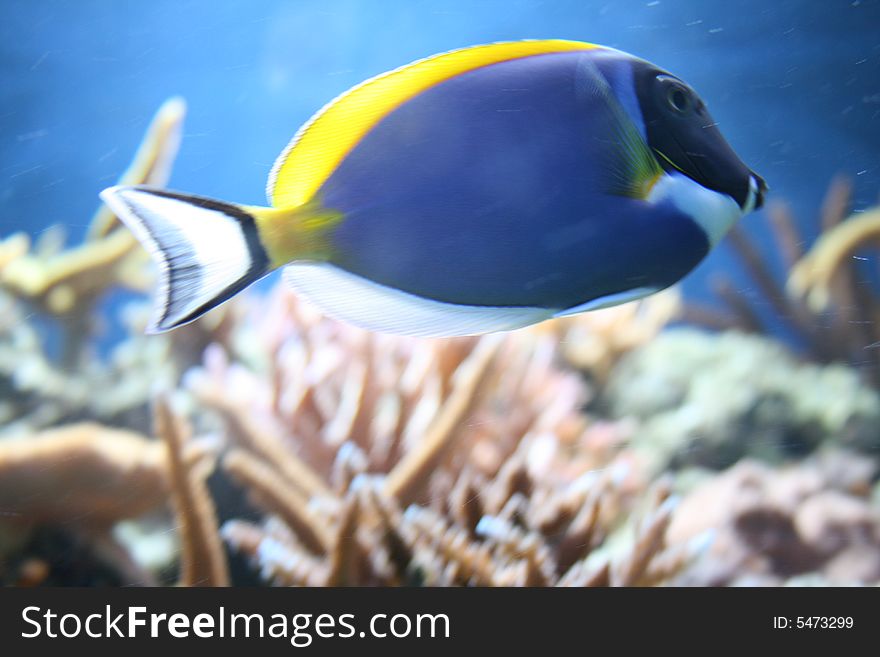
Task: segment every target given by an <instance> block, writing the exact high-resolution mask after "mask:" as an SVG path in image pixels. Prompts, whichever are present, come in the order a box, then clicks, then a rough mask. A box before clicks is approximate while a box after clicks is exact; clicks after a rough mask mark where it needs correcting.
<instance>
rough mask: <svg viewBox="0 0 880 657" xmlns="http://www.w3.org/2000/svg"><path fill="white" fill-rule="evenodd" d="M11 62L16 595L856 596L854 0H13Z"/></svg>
mask: <svg viewBox="0 0 880 657" xmlns="http://www.w3.org/2000/svg"><path fill="white" fill-rule="evenodd" d="M0 75H2V80H3V84H2V85H0V584H2V585H4V586H16V587H36V586H114V587H117V586H155V585H163V586H168V585H179V586H243V585H247V586H517V587H520V586H570V587H571V586H573V587H582V586H676V587H682V586H713V587H715V586H840V585H846V586H876V585H878V584H880V268H878V263H880V259H878V256H880V1H878V0H846V1H837V0H832V1H828V2H812V1H808V0H778V1H777V2H766V1H761V0H743V1H741V2H736V3H726V2H721V1H712V2H698V1H696V0H692V1H688V0H652V1H648V0H640V1H628V0H624V1H621V2H610V1H608V0H602V1H594V0H549V1H539V0H485V1H480V2H476V1H469V2H466V1H463V0H461V1H459V0H417V1H416V0H410V1H407V0H387V1H385V0H383V1H381V2H380V1H378V0H376V1H367V0H258V1H255V2H208V1H206V0H177V1H173V0H153V1H151V2H136V1H134V0H132V1H120V2H103V1H100V0H82V1H79V2H63V1H61V0H39V1H28V0H3V1H2V3H0ZM710 112H711V114H710ZM267 181H268V182H267ZM267 196H268V199H267V198H266V197H267Z"/></svg>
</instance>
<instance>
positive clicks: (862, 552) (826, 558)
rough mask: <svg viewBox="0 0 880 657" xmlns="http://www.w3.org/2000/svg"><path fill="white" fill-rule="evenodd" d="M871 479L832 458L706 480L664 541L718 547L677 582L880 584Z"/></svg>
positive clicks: (751, 464)
mask: <svg viewBox="0 0 880 657" xmlns="http://www.w3.org/2000/svg"><path fill="white" fill-rule="evenodd" d="M875 473H876V464H875V463H873V462H872V461H871V460H869V459H866V458H865V457H864V456H861V455H858V454H853V453H850V452H845V451H842V450H839V449H833V450H825V451H823V452H821V453H819V454H817V455H814V456H812V457H811V458H810V459H808V460H807V461H804V462H802V463H798V464H791V465H788V466H785V467H782V468H778V469H774V468H772V467H770V466H768V465H765V464H762V463H758V462H756V461H753V460H743V461H741V462H739V463H738V464H737V465H735V466H733V467H732V468H730V469H729V470H727V471H726V472H724V473H723V474H721V475H720V476H717V477H709V478H707V480H706V481H704V482H703V483H702V484H700V485H698V486H696V488H695V489H694V490H693V491H692V492H691V493H690V494H688V495H687V496H685V498H684V499H683V501H682V503H681V505H680V506H679V508H678V510H677V512H676V513H675V515H674V517H673V520H672V522H671V524H670V526H669V528H668V530H667V536H666V538H667V540H668V541H669V542H671V543H673V544H680V543H682V542H685V541H688V540H691V539H692V538H693V537H694V536H698V535H700V534H703V533H705V532H706V531H712V532H713V533H714V534H715V538H714V541H713V543H712V545H711V547H710V548H709V549H708V550H706V551H705V552H703V553H702V554H701V555H700V557H699V558H698V559H697V560H695V561H694V562H693V563H692V565H691V566H690V567H689V568H688V570H687V571H686V572H684V573H682V574H680V575H679V576H678V577H677V578H676V579H675V580H673V581H674V583H676V584H686V585H702V586H720V585H745V584H749V585H764V586H768V585H779V584H785V583H790V584H804V583H813V584H824V585H863V584H878V583H880V509H878V507H877V503H876V500H874V501H873V502H872V500H871V499H870V494H871V481H872V478H873V477H874V475H875Z"/></svg>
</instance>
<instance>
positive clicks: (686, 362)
mask: <svg viewBox="0 0 880 657" xmlns="http://www.w3.org/2000/svg"><path fill="white" fill-rule="evenodd" d="M604 395H605V399H606V406H607V407H608V409H609V411H610V413H611V416H612V417H613V418H627V419H630V420H634V421H635V422H636V423H637V426H636V428H635V429H634V430H633V446H634V448H635V449H637V450H638V452H639V453H640V454H641V455H643V457H644V458H645V459H646V461H648V462H650V463H651V464H652V467H653V468H654V470H655V471H656V472H661V471H664V470H666V469H668V468H678V467H681V466H684V465H700V466H704V467H711V468H715V469H721V468H725V467H727V466H729V465H732V464H733V463H735V462H736V461H737V460H739V459H740V458H742V457H744V456H753V457H756V458H760V459H761V460H763V461H766V462H768V463H781V462H782V461H784V460H786V459H790V458H794V457H798V456H804V455H806V454H809V453H810V452H812V451H814V450H815V449H816V448H817V447H818V446H820V445H821V444H823V443H826V442H831V441H833V442H835V443H836V444H839V445H844V446H850V447H854V448H858V449H860V450H862V451H864V452H867V453H874V454H876V453H877V452H878V451H880V395H878V394H877V393H876V392H875V391H874V390H872V389H871V388H868V387H866V386H864V385H863V384H862V382H861V380H860V378H859V376H858V373H857V372H856V371H855V370H853V369H851V368H849V367H847V366H845V365H843V364H830V365H816V364H812V363H804V362H801V361H799V360H798V359H796V358H795V357H794V356H793V355H792V354H791V353H790V352H789V351H788V350H787V349H786V348H785V347H784V346H783V345H781V344H779V343H778V342H774V341H771V340H768V339H766V338H763V337H760V336H755V335H747V334H743V333H738V332H735V331H727V332H723V333H708V332H705V331H700V330H696V329H691V328H676V329H671V330H668V331H666V332H664V333H663V334H661V335H659V336H658V337H657V338H655V339H654V340H653V341H652V342H650V343H649V344H646V345H645V346H643V347H640V348H638V349H636V350H634V351H632V352H631V353H629V354H627V355H626V356H624V357H623V359H622V360H621V362H620V365H619V366H618V367H617V368H616V369H615V370H614V372H613V373H612V375H611V377H610V379H609V382H608V386H607V387H606V389H605V391H604Z"/></svg>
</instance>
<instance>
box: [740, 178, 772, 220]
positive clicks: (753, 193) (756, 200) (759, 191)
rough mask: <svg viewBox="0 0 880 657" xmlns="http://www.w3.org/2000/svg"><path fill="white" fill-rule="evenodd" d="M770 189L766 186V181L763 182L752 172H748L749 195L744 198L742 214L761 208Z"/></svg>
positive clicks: (762, 179)
mask: <svg viewBox="0 0 880 657" xmlns="http://www.w3.org/2000/svg"><path fill="white" fill-rule="evenodd" d="M769 189H770V188H769V187H768V186H767V181H765V180H764V178H762V177H761V176H759V175H758V174H757V173H755V172H754V171H750V172H749V195H748V197H747V198H746V204H745V206H744V207H743V213H748V212H751V211H752V210H757V209H758V208H760V207H761V206H763V205H764V197H765V196H766V195H767V191H768V190H769Z"/></svg>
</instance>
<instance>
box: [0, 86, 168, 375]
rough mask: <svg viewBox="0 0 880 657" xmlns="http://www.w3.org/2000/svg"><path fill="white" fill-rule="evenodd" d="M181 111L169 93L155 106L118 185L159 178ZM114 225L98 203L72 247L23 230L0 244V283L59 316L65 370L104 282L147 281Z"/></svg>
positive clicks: (129, 240)
mask: <svg viewBox="0 0 880 657" xmlns="http://www.w3.org/2000/svg"><path fill="white" fill-rule="evenodd" d="M184 113H185V105H184V103H183V101H182V100H180V99H176V98H175V99H171V100H169V101H167V102H166V103H165V104H164V105H163V106H162V107H161V108H160V109H159V111H158V113H157V114H156V117H155V119H154V120H153V123H152V124H151V125H150V128H149V129H148V131H147V135H146V136H145V138H144V141H143V143H142V145H141V147H140V149H139V150H138V153H137V155H136V157H135V160H134V161H133V162H132V164H131V166H130V167H129V169H128V171H126V173H125V174H124V175H123V177H122V179H121V180H120V183H121V184H141V183H149V184H154V185H164V184H165V183H166V182H167V180H168V177H169V176H170V173H171V164H172V162H173V161H174V157H175V155H176V154H177V147H178V145H179V143H180V129H181V125H182V123H183V116H184ZM119 228H120V225H119V223H118V221H117V220H116V218H115V217H114V216H113V214H112V213H111V212H110V211H109V210H108V209H107V208H105V207H103V206H102V207H101V209H99V210H98V212H97V214H96V215H95V217H94V219H93V220H92V225H91V227H90V228H89V232H88V235H87V238H86V240H85V241H84V242H83V243H82V244H80V245H79V246H76V247H73V248H68V249H64V248H63V247H64V240H63V236H60V237H58V238H57V239H54V240H44V242H43V243H42V244H38V245H37V248H35V249H33V250H29V240H28V238H27V236H25V235H23V234H17V235H13V236H12V237H10V238H7V239H6V241H5V242H4V243H3V244H4V247H3V248H2V250H0V252H3V253H4V254H5V256H6V257H2V258H0V265H2V266H0V285H2V287H3V288H4V289H6V290H7V291H8V292H9V293H11V294H13V295H14V296H15V297H17V298H19V299H21V300H22V301H24V302H26V304H27V305H28V307H30V308H32V309H33V310H36V311H38V312H41V313H44V314H46V315H48V316H50V317H54V318H56V319H57V320H59V322H60V324H61V325H62V327H63V328H64V340H65V342H64V345H63V355H62V361H63V362H64V364H65V366H66V367H67V368H68V369H71V368H73V367H75V366H77V365H78V364H79V359H80V354H81V347H82V344H83V343H84V342H85V341H86V340H87V338H88V336H89V335H90V333H91V330H92V327H91V326H90V323H91V321H92V320H93V317H94V312H93V309H94V305H95V303H96V302H97V300H98V299H99V298H100V297H101V296H103V295H104V294H105V293H106V292H107V290H108V289H109V288H111V287H114V286H117V285H122V286H126V287H132V288H135V289H139V288H142V287H144V285H145V283H146V282H147V280H148V279H146V278H145V276H144V274H143V264H144V263H143V258H142V252H141V250H140V248H139V247H138V245H137V240H135V238H134V236H133V235H132V234H131V232H129V231H128V230H124V229H122V230H120V229H119ZM49 235H57V233H51V232H50V233H49ZM10 253H11V254H12V255H10ZM13 256H14V257H13Z"/></svg>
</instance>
